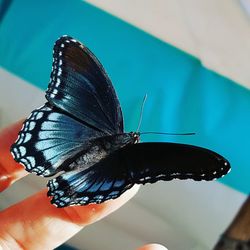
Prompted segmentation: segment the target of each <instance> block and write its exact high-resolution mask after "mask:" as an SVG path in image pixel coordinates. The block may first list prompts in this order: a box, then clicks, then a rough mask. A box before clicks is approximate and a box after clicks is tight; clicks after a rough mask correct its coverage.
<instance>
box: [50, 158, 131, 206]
mask: <svg viewBox="0 0 250 250" xmlns="http://www.w3.org/2000/svg"><path fill="white" fill-rule="evenodd" d="M112 163H113V162H112V157H107V158H105V159H103V160H102V161H100V162H98V163H97V164H95V165H94V166H92V167H90V168H89V169H87V170H75V171H69V172H67V173H63V174H61V175H60V176H58V177H56V178H55V179H51V180H49V182H48V185H47V186H48V189H49V191H48V196H53V198H52V200H51V203H52V204H54V205H56V206H57V207H66V206H72V205H87V204H89V203H101V202H104V201H106V200H109V199H115V198H117V197H119V196H120V195H121V194H122V193H124V192H125V191H126V190H128V189H129V188H131V187H132V186H133V183H131V181H130V176H129V175H128V174H129V173H128V172H127V170H126V169H124V168H120V166H117V165H112Z"/></svg>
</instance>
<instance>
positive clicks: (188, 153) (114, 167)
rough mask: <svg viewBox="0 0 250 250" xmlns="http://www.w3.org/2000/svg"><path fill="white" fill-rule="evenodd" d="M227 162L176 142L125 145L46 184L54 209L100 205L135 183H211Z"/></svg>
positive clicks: (220, 175) (218, 175)
mask: <svg viewBox="0 0 250 250" xmlns="http://www.w3.org/2000/svg"><path fill="white" fill-rule="evenodd" d="M229 170H230V164H229V162H228V161H227V160H226V159H225V158H223V157H222V156H221V155H219V154H217V153H215V152H213V151H211V150H208V149H205V148H201V147H196V146H191V145H185V144H177V143H139V144H133V145H128V146H125V147H124V148H121V149H119V150H117V151H115V152H114V153H112V154H111V155H109V156H108V157H107V158H105V159H103V160H101V161H100V162H98V163H97V164H96V165H94V166H93V167H91V168H90V169H88V170H83V171H71V172H68V173H65V174H62V175H61V176H59V177H57V178H55V179H52V180H50V181H49V182H48V188H49V192H48V195H49V196H53V198H52V200H51V202H52V203H53V204H55V205H56V206H57V207H65V206H70V205H86V204H89V203H101V202H104V201H106V200H108V199H115V198H117V197H119V196H120V195H121V194H122V193H123V192H125V191H126V190H127V189H129V188H131V187H132V186H133V185H134V184H136V183H137V184H146V183H154V182H157V181H160V180H165V181H168V180H172V179H175V178H177V179H193V180H196V181H201V180H206V181H209V180H214V179H216V178H220V177H222V176H224V175H225V174H227V173H228V172H229Z"/></svg>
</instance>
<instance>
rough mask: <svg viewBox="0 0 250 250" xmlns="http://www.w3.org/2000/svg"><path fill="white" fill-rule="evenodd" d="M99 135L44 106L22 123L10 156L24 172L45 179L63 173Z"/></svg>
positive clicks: (59, 112)
mask: <svg viewBox="0 0 250 250" xmlns="http://www.w3.org/2000/svg"><path fill="white" fill-rule="evenodd" d="M103 135H104V134H103V133H102V132H100V131H98V130H95V129H93V128H91V127H89V126H86V125H85V124H83V123H80V122H78V121H76V120H75V119H73V118H71V117H70V116H68V115H65V114H64V113H63V112H61V111H59V110H55V108H51V107H50V106H49V105H48V104H45V105H44V106H43V107H41V108H38V109H36V110H34V111H33V112H32V113H31V114H30V116H29V117H28V118H27V119H26V121H25V122H24V124H23V127H22V129H21V131H20V132H19V134H18V139H17V140H16V142H15V143H14V144H13V145H12V147H11V153H12V155H13V157H14V159H15V160H16V161H17V162H19V163H21V164H22V165H23V166H24V167H25V169H26V170H27V171H28V172H32V173H36V174H37V175H41V176H45V177H46V176H51V175H54V174H56V173H57V172H59V171H61V170H65V168H67V166H68V163H69V162H70V161H71V160H72V159H74V158H75V156H76V155H77V154H78V153H80V152H83V151H84V149H85V148H87V147H88V146H89V140H91V139H92V138H96V137H100V136H103Z"/></svg>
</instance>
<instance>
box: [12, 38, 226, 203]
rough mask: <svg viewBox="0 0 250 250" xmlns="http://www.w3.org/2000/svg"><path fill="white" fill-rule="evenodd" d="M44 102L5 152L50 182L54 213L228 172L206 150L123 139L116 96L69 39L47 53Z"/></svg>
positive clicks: (85, 52) (102, 74) (94, 64)
mask: <svg viewBox="0 0 250 250" xmlns="http://www.w3.org/2000/svg"><path fill="white" fill-rule="evenodd" d="M46 99H47V100H48V102H47V103H45V105H44V106H42V107H41V108H38V109H36V110H34V111H33V112H32V113H31V115H30V116H29V117H28V118H27V119H26V121H25V122H24V124H23V127H22V129H21V131H20V132H19V135H18V139H17V140H16V142H15V143H14V144H13V145H12V147H11V153H12V155H13V157H14V159H15V160H16V161H17V162H19V163H21V164H22V165H24V167H25V169H26V170H27V171H29V172H32V173H36V174H37V175H40V176H44V177H49V176H53V175H55V174H57V173H59V174H58V175H57V177H56V178H54V179H51V180H49V182H48V185H47V186H48V189H49V191H48V196H53V198H52V200H51V203H52V204H54V205H56V206H57V207H66V206H70V205H86V204H89V203H101V202H104V201H106V200H109V199H115V198H117V197H119V196H120V195H121V194H122V193H123V192H125V191H126V190H127V189H129V188H131V187H132V186H133V185H134V184H136V183H138V184H145V183H154V182H156V181H159V180H172V179H174V178H178V179H193V180H197V181H200V180H213V179H215V178H219V177H222V176H223V175H225V174H227V173H228V171H229V169H230V164H229V162H228V161H227V160H225V159H224V158H223V157H222V156H220V155H219V154H217V153H215V152H212V151H210V150H208V149H204V148H200V147H196V146H191V145H184V144H177V143H139V144H137V142H139V137H140V133H137V132H131V133H124V131H123V117H122V111H121V107H120V104H119V101H118V99H117V96H116V93H115V90H114V88H113V86H112V84H111V81H110V79H109V78H108V76H107V74H106V73H105V71H104V69H103V67H102V65H101V64H100V62H99V61H98V60H97V58H96V57H95V56H94V55H93V54H92V53H91V52H90V51H89V50H88V49H87V48H86V47H85V46H84V45H82V44H81V43H80V42H78V41H76V40H75V39H73V38H71V37H69V36H63V37H61V38H59V39H58V40H57V41H56V43H55V45H54V51H53V66H52V73H51V79H50V83H49V86H48V89H47V91H46Z"/></svg>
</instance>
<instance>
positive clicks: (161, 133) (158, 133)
mask: <svg viewBox="0 0 250 250" xmlns="http://www.w3.org/2000/svg"><path fill="white" fill-rule="evenodd" d="M140 134H141V135H146V134H156V135H195V133H163V132H142V133H140Z"/></svg>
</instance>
